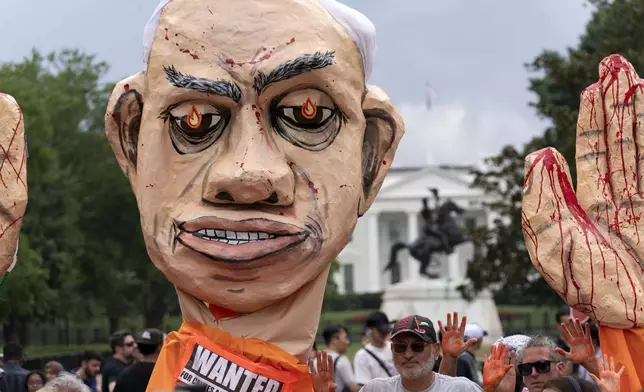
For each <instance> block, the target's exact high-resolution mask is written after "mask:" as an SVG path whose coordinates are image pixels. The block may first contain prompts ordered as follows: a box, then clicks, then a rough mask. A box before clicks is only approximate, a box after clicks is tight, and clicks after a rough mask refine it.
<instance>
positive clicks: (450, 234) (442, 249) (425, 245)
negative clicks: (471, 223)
mask: <svg viewBox="0 0 644 392" xmlns="http://www.w3.org/2000/svg"><path fill="white" fill-rule="evenodd" d="M432 192H433V193H434V196H435V197H436V200H437V204H438V192H437V190H435V189H432ZM422 202H423V208H422V210H421V211H420V214H421V216H422V217H423V221H424V226H423V230H422V234H421V235H420V236H419V237H418V238H417V239H416V240H415V241H414V242H412V243H411V244H406V243H404V242H397V243H395V244H394V245H393V246H392V247H391V254H390V257H389V264H387V266H386V267H385V271H387V270H391V269H393V268H394V266H396V265H397V264H398V253H399V252H400V251H401V250H403V249H408V250H409V254H410V255H411V257H413V258H414V259H416V260H418V261H419V262H420V274H421V275H424V276H426V277H428V278H430V279H436V278H438V276H437V275H436V274H430V273H429V272H428V271H427V268H428V267H429V266H430V264H431V262H432V257H433V256H434V254H436V253H444V254H447V255H450V254H452V253H454V248H455V247H456V246H458V245H460V244H462V243H465V242H469V241H471V240H472V238H471V237H470V236H467V235H465V234H463V231H462V230H461V229H460V227H459V226H458V224H457V223H456V222H455V221H454V218H453V217H452V213H457V214H459V215H462V214H463V213H464V212H465V210H464V209H463V208H461V207H459V206H458V205H456V203H454V202H453V201H451V200H447V201H446V202H444V203H442V204H440V206H439V207H438V208H436V209H435V210H434V211H432V210H430V209H429V206H428V205H427V198H424V199H423V200H422Z"/></svg>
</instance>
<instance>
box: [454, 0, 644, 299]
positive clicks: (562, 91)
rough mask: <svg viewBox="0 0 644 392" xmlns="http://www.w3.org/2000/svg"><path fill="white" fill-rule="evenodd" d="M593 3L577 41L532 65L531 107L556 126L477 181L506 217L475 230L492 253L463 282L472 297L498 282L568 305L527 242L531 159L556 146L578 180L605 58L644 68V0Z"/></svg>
mask: <svg viewBox="0 0 644 392" xmlns="http://www.w3.org/2000/svg"><path fill="white" fill-rule="evenodd" d="M589 4H590V5H591V6H592V7H594V10H593V15H592V17H591V20H590V21H589V22H588V24H587V26H586V30H585V32H584V34H583V35H582V36H581V38H580V41H579V44H578V45H577V47H575V48H569V49H568V50H567V51H566V53H557V52H554V51H550V50H546V51H544V52H543V53H541V54H540V55H539V56H537V57H536V58H535V59H534V60H533V61H532V62H531V63H530V64H529V65H528V66H527V68H528V70H529V71H531V72H534V73H537V74H538V75H539V76H535V77H532V78H531V79H530V91H532V92H533V93H534V94H535V95H536V101H535V102H533V103H531V106H533V107H534V108H535V109H536V111H537V114H538V115H539V116H540V117H542V118H544V119H547V120H549V122H550V124H551V125H550V126H549V127H548V128H547V129H546V130H545V131H544V134H543V135H542V136H540V137H537V138H534V139H533V140H531V141H530V142H529V143H527V144H526V145H525V146H523V148H522V149H516V148H514V147H511V146H506V147H504V148H503V149H502V150H501V152H500V154H499V155H497V156H494V157H491V158H489V159H488V160H487V161H486V163H487V168H486V169H485V170H481V171H477V172H475V173H474V174H475V180H474V182H473V184H472V186H473V187H476V188H479V189H482V190H485V191H487V192H490V194H491V195H493V196H497V197H498V198H499V201H498V202H496V203H491V205H490V208H491V210H492V211H493V212H495V213H496V214H498V217H499V219H497V220H496V222H495V224H494V225H493V227H491V228H477V229H476V230H475V232H474V239H475V244H476V245H478V246H480V247H481V249H485V251H481V252H479V253H477V254H476V255H475V257H474V259H473V260H472V263H471V264H470V266H469V270H468V277H469V279H470V280H471V281H472V283H471V284H470V285H468V286H466V287H463V288H462V291H463V293H464V295H465V296H466V297H471V296H472V295H474V294H475V293H476V292H477V291H478V290H480V289H482V288H485V287H492V288H493V289H494V290H495V291H497V292H504V293H505V294H509V296H512V297H513V298H522V299H523V300H524V301H530V302H532V301H535V302H534V303H539V304H546V303H553V304H554V303H561V300H560V299H559V298H558V297H557V296H556V294H555V293H554V291H553V290H551V289H550V288H549V287H548V285H547V284H546V283H545V281H544V280H543V279H542V278H541V277H540V275H539V274H537V273H536V270H535V269H534V268H533V267H532V265H531V263H530V260H529V258H528V254H527V251H526V248H525V244H524V240H523V235H522V232H521V190H522V187H523V159H524V157H525V156H526V155H527V154H528V153H530V152H533V151H535V150H537V149H539V148H543V147H546V146H552V147H555V148H557V149H558V150H559V151H560V152H561V153H562V154H563V155H564V157H565V158H566V159H567V160H568V162H569V163H571V166H570V170H571V174H572V176H573V182H575V181H576V173H575V167H574V164H573V162H574V159H575V129H576V123H577V115H578V111H579V102H580V100H579V97H580V94H581V92H582V90H583V89H584V88H586V87H587V86H589V85H590V84H592V83H595V82H596V81H597V80H598V78H599V76H598V71H597V70H598V66H599V63H600V62H601V60H602V59H603V58H604V57H606V56H608V55H611V54H613V53H619V54H622V55H623V56H625V57H626V58H628V59H629V60H630V61H631V63H632V64H633V66H634V67H635V69H639V70H640V71H642V70H644V30H642V29H641V23H640V21H641V20H642V18H643V17H644V0H614V1H607V0H591V1H589ZM537 298H538V301H536V299H537Z"/></svg>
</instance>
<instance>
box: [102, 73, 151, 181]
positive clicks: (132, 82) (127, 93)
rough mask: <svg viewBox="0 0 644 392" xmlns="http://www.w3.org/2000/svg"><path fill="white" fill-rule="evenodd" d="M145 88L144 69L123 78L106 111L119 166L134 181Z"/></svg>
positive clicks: (106, 125) (107, 129)
mask: <svg viewBox="0 0 644 392" xmlns="http://www.w3.org/2000/svg"><path fill="white" fill-rule="evenodd" d="M144 91H145V75H144V74H143V73H138V74H135V75H132V76H130V77H129V78H127V79H124V80H122V81H120V82H119V83H118V84H117V85H116V87H114V90H113V91H112V96H111V97H110V100H109V102H108V104H107V112H106V113H105V134H106V135H107V140H108V141H109V142H110V144H111V145H112V150H113V151H114V155H116V160H117V161H118V163H119V166H121V169H122V170H123V173H125V176H126V177H127V178H128V180H129V181H130V184H132V185H134V182H135V179H136V156H137V144H138V141H139V129H140V127H141V116H142V115H143V100H144V97H143V92H144Z"/></svg>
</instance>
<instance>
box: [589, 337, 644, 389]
mask: <svg viewBox="0 0 644 392" xmlns="http://www.w3.org/2000/svg"><path fill="white" fill-rule="evenodd" d="M599 340H600V341H601V349H602V353H603V354H604V355H608V356H609V357H613V358H615V367H616V370H618V369H620V367H622V366H624V367H625V368H626V369H625V370H624V373H623V374H622V385H621V389H620V391H621V392H639V391H640V390H641V389H642V388H643V387H644V328H633V329H613V328H607V327H599Z"/></svg>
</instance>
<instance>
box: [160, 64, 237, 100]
mask: <svg viewBox="0 0 644 392" xmlns="http://www.w3.org/2000/svg"><path fill="white" fill-rule="evenodd" d="M163 70H164V71H165V75H166V78H167V79H168V82H170V84H172V85H173V86H175V87H179V88H187V89H191V90H194V91H198V92H200V93H206V94H212V95H219V96H222V97H227V98H230V99H232V100H233V101H235V102H239V100H240V99H241V89H240V88H239V86H238V85H237V84H236V83H233V82H228V81H226V80H211V79H206V78H199V77H196V76H191V75H186V74H183V73H181V72H179V71H177V70H176V69H175V68H174V65H171V66H169V67H167V66H164V67H163Z"/></svg>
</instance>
